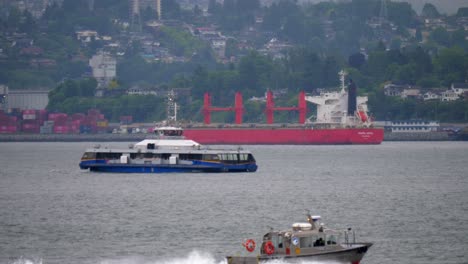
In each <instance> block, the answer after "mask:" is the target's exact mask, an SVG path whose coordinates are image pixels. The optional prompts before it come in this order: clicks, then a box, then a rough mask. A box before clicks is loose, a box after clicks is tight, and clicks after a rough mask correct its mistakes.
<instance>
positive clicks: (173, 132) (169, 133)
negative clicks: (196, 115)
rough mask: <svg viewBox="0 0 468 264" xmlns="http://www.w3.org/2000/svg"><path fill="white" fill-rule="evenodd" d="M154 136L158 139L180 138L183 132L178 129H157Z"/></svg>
mask: <svg viewBox="0 0 468 264" xmlns="http://www.w3.org/2000/svg"><path fill="white" fill-rule="evenodd" d="M154 134H156V135H157V136H159V137H182V136H183V134H184V130H183V129H182V128H180V127H157V128H155V129H154Z"/></svg>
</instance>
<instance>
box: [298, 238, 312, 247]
mask: <svg viewBox="0 0 468 264" xmlns="http://www.w3.org/2000/svg"><path fill="white" fill-rule="evenodd" d="M299 242H300V245H301V248H310V247H312V237H301V238H299Z"/></svg>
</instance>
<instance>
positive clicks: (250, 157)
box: [249, 154, 255, 162]
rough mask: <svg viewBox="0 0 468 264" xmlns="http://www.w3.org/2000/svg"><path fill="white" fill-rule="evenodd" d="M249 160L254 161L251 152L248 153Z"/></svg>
mask: <svg viewBox="0 0 468 264" xmlns="http://www.w3.org/2000/svg"><path fill="white" fill-rule="evenodd" d="M249 161H250V162H254V161H255V159H254V157H253V155H252V154H249Z"/></svg>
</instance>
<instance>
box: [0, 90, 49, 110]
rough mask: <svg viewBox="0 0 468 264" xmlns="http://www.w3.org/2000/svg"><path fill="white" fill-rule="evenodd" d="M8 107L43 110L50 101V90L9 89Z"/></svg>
mask: <svg viewBox="0 0 468 264" xmlns="http://www.w3.org/2000/svg"><path fill="white" fill-rule="evenodd" d="M7 97H8V101H7V104H8V108H19V109H23V110H24V109H38V110H42V109H45V108H46V107H47V104H48V103H49V91H46V90H38V91H31V90H9V91H8V95H7Z"/></svg>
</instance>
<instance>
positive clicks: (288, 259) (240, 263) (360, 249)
mask: <svg viewBox="0 0 468 264" xmlns="http://www.w3.org/2000/svg"><path fill="white" fill-rule="evenodd" d="M371 246H372V243H365V244H355V245H354V246H353V247H351V248H345V249H341V250H330V251H327V250H324V251H323V252H321V253H315V254H304V255H298V256H290V255H272V256H266V255H261V256H257V257H251V256H245V257H240V256H227V257H226V259H227V262H228V264H265V263H269V262H270V263H271V262H272V261H274V260H278V259H279V260H282V262H285V263H291V264H296V263H304V262H308V261H309V262H310V261H312V262H332V263H335V262H337V263H349V264H359V263H360V262H361V260H362V258H363V257H364V255H365V254H366V252H367V250H368V249H369V248H370V247H371Z"/></svg>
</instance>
